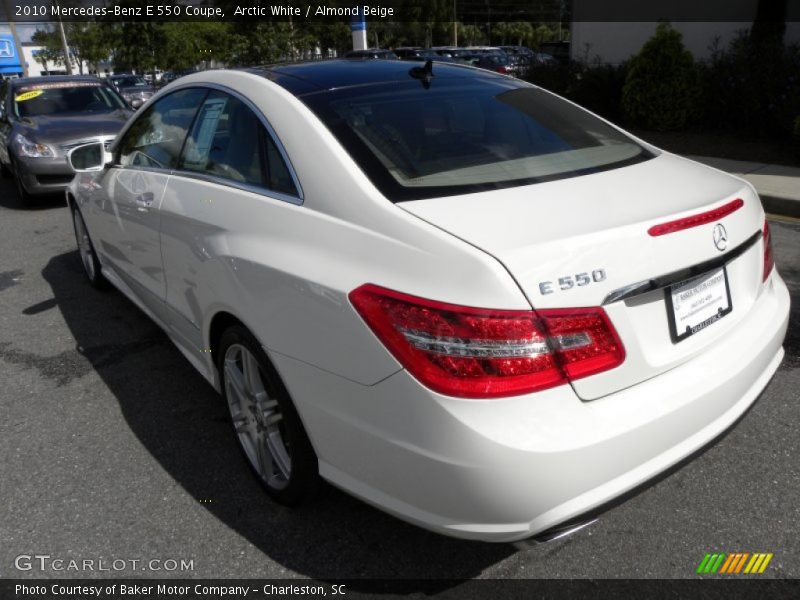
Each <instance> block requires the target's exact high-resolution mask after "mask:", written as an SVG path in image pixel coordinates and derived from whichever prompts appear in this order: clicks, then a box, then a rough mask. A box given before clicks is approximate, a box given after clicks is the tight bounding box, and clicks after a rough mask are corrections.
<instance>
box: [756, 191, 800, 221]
mask: <svg viewBox="0 0 800 600" xmlns="http://www.w3.org/2000/svg"><path fill="white" fill-rule="evenodd" d="M759 197H760V198H761V204H762V205H763V206H764V211H765V212H767V213H769V214H772V215H779V216H781V217H793V218H795V219H800V200H795V199H794V198H782V197H780V196H765V195H762V194H759Z"/></svg>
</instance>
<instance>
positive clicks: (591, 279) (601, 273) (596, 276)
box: [539, 269, 606, 296]
mask: <svg viewBox="0 0 800 600" xmlns="http://www.w3.org/2000/svg"><path fill="white" fill-rule="evenodd" d="M605 280H606V270H605V269H595V270H594V271H592V272H591V273H576V274H575V275H565V276H564V277H559V278H558V281H557V282H555V281H540V282H539V293H540V294H541V295H542V296H546V295H547V294H552V293H553V292H555V291H556V289H560V290H561V291H562V292H565V291H567V290H571V289H572V288H574V287H576V286H577V287H583V286H585V285H589V284H590V283H600V282H601V281H605ZM556 285H558V287H557V288H556Z"/></svg>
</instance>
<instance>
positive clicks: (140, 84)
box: [108, 75, 156, 109]
mask: <svg viewBox="0 0 800 600" xmlns="http://www.w3.org/2000/svg"><path fill="white" fill-rule="evenodd" d="M108 80H109V81H110V82H111V85H113V86H114V87H115V88H116V90H117V91H118V92H119V93H120V94H122V97H123V98H125V100H126V101H127V102H128V104H130V105H131V106H132V107H133V108H137V109H138V108H139V107H140V106H141V105H142V104H144V103H145V102H147V101H148V100H150V98H152V97H153V94H155V93H156V88H154V87H153V86H152V85H150V84H149V83H147V80H146V79H145V78H144V77H142V76H141V75H112V76H111V77H109V78H108Z"/></svg>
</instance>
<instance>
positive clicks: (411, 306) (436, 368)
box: [350, 284, 625, 398]
mask: <svg viewBox="0 0 800 600" xmlns="http://www.w3.org/2000/svg"><path fill="white" fill-rule="evenodd" d="M350 301H351V302H352V304H353V306H354V307H355V309H356V310H357V311H358V313H359V314H360V315H361V317H362V318H363V319H364V321H365V322H366V323H367V325H368V326H369V327H370V329H372V331H373V332H374V333H375V335H376V336H377V337H378V339H380V340H381V342H382V343H383V344H384V345H385V346H386V348H387V349H388V350H389V351H390V352H391V353H392V354H393V355H394V357H395V358H396V359H397V360H398V361H399V362H400V363H401V364H402V365H403V366H404V367H405V368H406V369H408V371H409V372H410V373H411V374H412V375H413V376H414V377H416V378H417V379H418V380H419V381H420V382H421V383H422V384H423V385H425V386H427V387H429V388H430V389H432V390H435V391H437V392H440V393H442V394H447V395H450V396H458V397H462V398H497V397H501V396H514V395H519V394H525V393H529V392H534V391H539V390H544V389H547V388H550V387H554V386H557V385H562V384H564V383H567V382H568V381H569V380H570V379H577V378H580V377H586V376H588V375H593V374H595V373H599V372H600V371H605V370H608V369H611V368H613V367H616V366H618V365H619V364H621V363H622V361H623V360H624V359H625V351H624V348H623V346H622V343H621V342H620V340H619V338H618V337H617V334H616V332H615V331H614V328H613V326H612V325H611V323H610V322H609V320H608V318H607V316H606V314H605V311H603V309H602V308H580V309H559V310H546V311H540V312H538V313H537V312H535V311H532V310H490V309H482V308H470V307H465V306H458V305H454V304H445V303H442V302H435V301H432V300H425V299H423V298H418V297H415V296H409V295H407V294H402V293H399V292H395V291H392V290H388V289H385V288H381V287H378V286H375V285H371V284H367V285H363V286H361V287H359V288H358V289H355V290H353V291H352V292H351V293H350Z"/></svg>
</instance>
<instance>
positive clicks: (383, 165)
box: [302, 77, 652, 202]
mask: <svg viewBox="0 0 800 600" xmlns="http://www.w3.org/2000/svg"><path fill="white" fill-rule="evenodd" d="M423 83H424V82H423V81H418V80H417V81H415V80H412V81H409V82H407V83H401V84H397V83H394V84H390V85H376V86H369V87H366V86H365V87H353V88H345V89H342V90H338V91H329V92H321V93H315V94H309V95H307V96H305V97H302V99H303V100H304V102H306V104H307V105H308V106H309V107H310V108H311V109H312V110H314V111H315V112H316V113H317V115H318V116H319V117H320V118H321V119H322V121H323V122H324V123H325V124H326V125H327V126H328V128H329V129H330V130H331V131H332V132H333V134H334V135H335V136H336V137H337V138H338V140H339V142H340V143H341V144H342V145H343V146H344V147H345V149H347V151H348V152H349V153H350V155H351V156H352V157H353V158H354V160H355V161H356V163H358V164H359V166H360V167H361V168H362V169H363V170H364V172H365V173H366V174H367V176H368V177H369V178H370V179H371V180H372V182H373V183H374V184H375V185H376V187H378V189H380V190H381V192H382V193H383V194H384V195H385V196H386V197H387V198H389V199H390V200H392V201H394V202H397V201H402V200H416V199H421V198H432V197H438V196H449V195H457V194H467V193H472V192H478V191H484V190H491V189H498V188H504V187H513V186H520V185H528V184H531V183H538V182H542V181H551V180H553V179H561V178H566V177H574V176H578V175H584V174H589V173H594V172H599V171H604V170H608V169H613V168H617V167H622V166H626V165H629V164H633V163H636V162H640V161H643V160H647V159H648V158H651V157H652V154H650V153H649V152H648V151H647V150H646V149H644V148H643V147H641V146H640V145H639V144H637V143H636V142H635V141H634V140H632V139H631V138H629V137H628V136H626V135H624V134H622V133H621V132H619V131H618V130H616V129H615V128H613V127H611V126H610V125H608V124H606V123H605V122H603V121H601V120H600V119H598V118H596V117H594V116H592V115H591V114H589V113H588V112H586V111H584V110H582V109H580V108H578V107H576V106H574V105H572V104H570V103H569V102H566V101H564V100H562V99H560V98H558V97H556V96H553V95H552V94H550V93H548V92H545V91H543V90H540V89H538V88H535V87H532V86H528V85H526V84H523V83H520V82H517V81H514V80H509V79H505V78H502V79H501V78H496V79H495V78H492V79H484V78H475V79H473V78H468V79H441V80H438V81H437V80H436V79H435V77H434V79H433V80H432V81H431V82H430V85H429V86H428V87H427V88H426V87H425V85H423Z"/></svg>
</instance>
